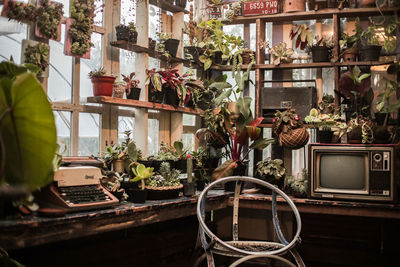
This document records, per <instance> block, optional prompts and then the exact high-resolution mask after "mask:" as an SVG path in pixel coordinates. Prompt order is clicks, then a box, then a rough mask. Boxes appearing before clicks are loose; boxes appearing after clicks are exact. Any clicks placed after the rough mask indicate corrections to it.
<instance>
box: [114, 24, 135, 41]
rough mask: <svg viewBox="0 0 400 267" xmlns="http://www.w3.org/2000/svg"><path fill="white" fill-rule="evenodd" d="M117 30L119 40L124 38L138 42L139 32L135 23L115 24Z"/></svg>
mask: <svg viewBox="0 0 400 267" xmlns="http://www.w3.org/2000/svg"><path fill="white" fill-rule="evenodd" d="M115 31H116V35H117V40H118V41H120V40H123V41H127V42H130V43H133V44H136V42H137V36H138V32H137V30H136V26H135V23H133V22H130V23H129V24H128V25H124V24H119V25H117V26H115Z"/></svg>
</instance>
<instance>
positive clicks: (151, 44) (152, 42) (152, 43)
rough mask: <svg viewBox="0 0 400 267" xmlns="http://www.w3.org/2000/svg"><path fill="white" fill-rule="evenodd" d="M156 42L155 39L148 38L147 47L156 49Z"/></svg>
mask: <svg viewBox="0 0 400 267" xmlns="http://www.w3.org/2000/svg"><path fill="white" fill-rule="evenodd" d="M156 44H157V42H156V40H153V39H151V38H149V49H150V50H156Z"/></svg>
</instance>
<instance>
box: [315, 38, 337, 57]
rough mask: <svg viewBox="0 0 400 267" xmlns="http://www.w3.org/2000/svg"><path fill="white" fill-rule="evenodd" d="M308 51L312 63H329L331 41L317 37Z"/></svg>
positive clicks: (330, 39)
mask: <svg viewBox="0 0 400 267" xmlns="http://www.w3.org/2000/svg"><path fill="white" fill-rule="evenodd" d="M310 49H311V55H312V60H313V62H329V60H330V58H331V54H332V49H333V40H332V38H326V37H325V36H322V37H321V38H318V36H317V37H316V39H315V42H314V44H313V45H312V46H311V48H310Z"/></svg>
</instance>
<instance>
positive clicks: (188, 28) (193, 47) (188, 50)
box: [183, 4, 205, 63]
mask: <svg viewBox="0 0 400 267" xmlns="http://www.w3.org/2000/svg"><path fill="white" fill-rule="evenodd" d="M184 32H185V33H186V34H188V36H189V45H188V46H184V47H183V51H184V55H185V58H186V59H189V60H191V61H194V62H196V63H199V56H200V55H202V54H203V52H204V49H202V48H200V47H199V46H198V44H199V43H201V42H202V41H203V40H204V38H205V37H204V30H203V28H200V27H198V26H197V23H196V22H195V21H194V20H193V4H190V13H189V22H188V23H185V31H184Z"/></svg>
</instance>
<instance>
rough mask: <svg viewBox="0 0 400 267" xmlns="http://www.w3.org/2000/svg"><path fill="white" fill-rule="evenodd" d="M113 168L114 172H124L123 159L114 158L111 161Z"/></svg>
mask: <svg viewBox="0 0 400 267" xmlns="http://www.w3.org/2000/svg"><path fill="white" fill-rule="evenodd" d="M112 164H113V169H114V171H115V172H118V173H121V172H124V169H125V168H124V161H123V160H122V159H116V160H114V161H113V163H112Z"/></svg>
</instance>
